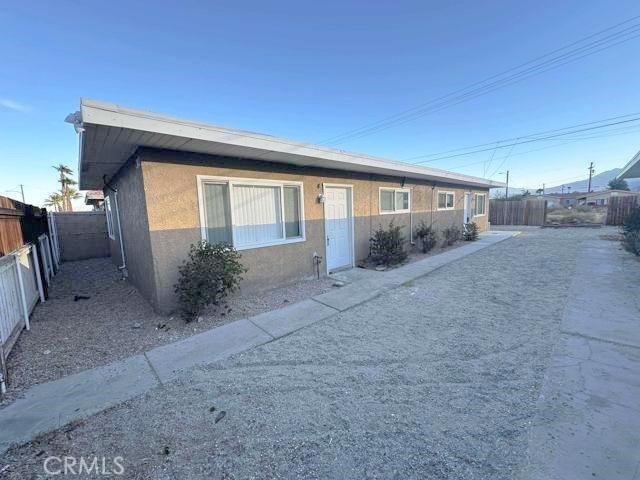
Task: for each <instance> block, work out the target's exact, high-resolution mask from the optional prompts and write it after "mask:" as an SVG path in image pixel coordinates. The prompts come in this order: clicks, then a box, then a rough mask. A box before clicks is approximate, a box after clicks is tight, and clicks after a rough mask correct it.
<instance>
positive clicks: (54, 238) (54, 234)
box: [47, 212, 60, 269]
mask: <svg viewBox="0 0 640 480" xmlns="http://www.w3.org/2000/svg"><path fill="white" fill-rule="evenodd" d="M47 215H48V222H47V224H48V225H49V241H50V242H51V245H52V247H53V248H52V251H53V256H54V257H55V264H56V269H58V268H59V266H60V244H59V243H58V226H57V225H56V219H55V214H54V213H53V212H49V213H48V214H47Z"/></svg>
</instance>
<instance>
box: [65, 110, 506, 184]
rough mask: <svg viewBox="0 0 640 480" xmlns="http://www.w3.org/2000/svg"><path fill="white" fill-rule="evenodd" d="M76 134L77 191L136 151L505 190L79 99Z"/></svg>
mask: <svg viewBox="0 0 640 480" xmlns="http://www.w3.org/2000/svg"><path fill="white" fill-rule="evenodd" d="M67 121H68V122H70V123H74V124H75V126H76V130H77V131H79V132H80V157H79V165H78V172H79V187H80V189H81V190H94V189H102V187H103V185H104V182H103V176H106V178H107V179H111V178H112V177H113V176H114V175H115V173H116V172H117V171H118V170H119V169H120V167H121V166H122V165H123V164H124V163H125V162H126V161H127V160H128V159H129V158H130V157H131V155H133V154H134V153H135V151H136V150H137V149H138V148H139V147H150V148H159V149H168V150H177V151H185V152H194V153H202V154H209V155H219V156H225V157H232V158H233V157H237V158H245V159H255V160H261V161H267V162H276V163H285V164H291V165H298V166H309V167H318V168H330V169H335V170H346V171H352V172H360V173H373V174H379V175H388V176H394V177H406V178H407V179H416V180H426V181H434V182H440V183H453V184H460V185H465V186H469V187H480V188H497V187H504V186H505V184H504V183H503V182H496V181H493V180H488V179H484V178H480V177H474V176H470V175H463V174H459V173H454V172H449V171H447V170H441V169H437V168H428V167H422V166H419V165H414V164H410V163H403V162H396V161H391V160H386V159H383V158H378V157H373V156H370V155H364V154H358V153H350V152H344V151H341V150H336V149H331V148H327V147H322V146H318V145H312V144H308V143H302V142H296V141H292V140H287V139H283V138H277V137H273V136H270V135H264V134H259V133H254V132H247V131H243V130H235V129H229V128H224V127H219V126H216V125H211V124H206V123H198V122H193V121H189V120H182V119H179V118H174V117H169V116H165V115H158V114H154V113H149V112H145V111H142V110H135V109H131V108H125V107H121V106H118V105H113V104H108V103H104V102H100V101H96V100H88V99H82V100H81V102H80V111H79V112H76V113H75V114H71V115H69V116H68V117H67Z"/></svg>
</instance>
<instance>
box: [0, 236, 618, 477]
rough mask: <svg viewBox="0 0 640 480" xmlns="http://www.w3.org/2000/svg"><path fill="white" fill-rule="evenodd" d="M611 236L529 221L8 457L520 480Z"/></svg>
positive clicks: (137, 472)
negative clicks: (569, 320)
mask: <svg viewBox="0 0 640 480" xmlns="http://www.w3.org/2000/svg"><path fill="white" fill-rule="evenodd" d="M606 233H608V231H607V229H598V230H594V229H528V230H526V231H525V232H523V233H522V234H520V235H519V236H516V237H514V238H512V239H510V240H507V241H505V242H501V243H499V244H497V245H494V246H492V247H489V248H486V249H484V250H482V251H480V252H477V253H475V254H473V255H470V256H469V257H467V258H465V259H463V260H460V261H457V262H454V263H451V264H449V265H446V266H444V267H442V268H440V269H438V270H436V271H434V272H433V273H431V274H429V275H427V276H425V277H423V278H421V279H418V280H416V281H415V282H410V284H407V285H405V286H402V287H399V288H397V289H394V290H391V291H389V292H387V293H385V294H383V295H381V296H380V297H378V298H376V299H374V300H371V301H369V302H365V303H363V304H361V305H359V306H357V307H354V308H352V309H349V310H347V311H345V312H342V313H340V314H339V315H337V316H335V317H332V318H330V319H328V320H326V321H323V322H318V323H316V324H314V325H312V326H311V327H309V328H305V329H303V330H300V331H298V332H296V333H294V334H292V335H288V336H286V337H283V338H282V339H279V340H277V341H273V342H270V343H267V344H265V345H263V346H261V347H258V348H255V349H253V350H250V351H247V352H244V353H242V354H238V355H235V356H234V357H231V358H229V359H226V360H224V361H220V362H217V363H215V364H212V365H210V366H207V367H204V368H200V369H195V370H194V371H192V372H191V373H187V374H185V376H184V377H183V378H180V379H178V380H177V381H175V382H170V383H168V384H166V385H164V386H163V387H162V388H158V389H156V390H153V391H151V392H149V393H148V394H147V395H144V396H143V397H140V398H137V399H134V400H131V401H129V402H127V403H125V404H123V405H121V406H119V407H116V408H113V409H111V410H109V411H105V412H102V413H100V414H98V415H96V416H94V417H91V418H89V419H87V420H85V421H81V422H78V423H76V424H74V425H71V426H68V427H66V428H64V429H61V430H59V431H56V432H53V433H50V434H47V435H43V436H41V437H40V438H38V439H36V440H34V441H33V442H30V443H28V444H26V445H23V446H20V447H16V448H14V449H12V450H11V451H9V452H8V453H7V454H6V455H5V456H4V458H1V459H0V462H2V463H0V466H1V465H2V464H6V465H9V467H8V474H9V478H12V479H13V478H15V479H18V478H25V477H27V476H29V475H30V474H34V473H37V472H42V457H46V456H48V455H76V456H79V455H85V456H90V455H97V456H106V457H108V458H113V457H114V456H118V455H120V456H123V457H124V459H125V460H124V463H125V469H126V472H127V478H132V479H151V478H153V479H154V480H155V479H179V478H203V479H205V478H207V479H209V478H265V479H267V478H268V479H272V478H340V479H342V478H403V479H404V478H421V479H422V478H423V479H434V480H435V479H452V480H453V479H455V480H461V479H478V480H486V479H492V480H500V479H504V480H513V479H514V478H518V475H517V474H518V468H519V465H520V462H521V460H522V458H523V456H524V455H525V451H526V448H527V438H528V431H529V429H530V427H531V425H532V422H533V420H534V418H535V415H536V401H537V399H538V396H539V392H540V389H541V385H542V382H543V378H544V373H545V369H546V368H547V366H548V364H549V362H550V357H551V352H552V349H553V346H554V344H555V343H556V341H557V339H558V336H559V332H560V322H561V318H562V315H563V311H564V308H565V305H566V304H567V299H568V295H569V292H570V290H569V286H570V284H571V282H572V280H573V278H574V271H575V267H576V260H577V258H578V256H579V255H581V252H582V248H581V244H582V242H583V241H584V240H585V239H590V238H597V237H598V236H599V235H601V234H606ZM607 244H608V245H612V246H611V248H619V247H616V246H614V245H613V243H609V242H607ZM223 412H224V413H223Z"/></svg>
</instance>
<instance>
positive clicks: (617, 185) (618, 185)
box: [609, 178, 629, 191]
mask: <svg viewBox="0 0 640 480" xmlns="http://www.w3.org/2000/svg"><path fill="white" fill-rule="evenodd" d="M609 190H627V191H628V190H629V184H627V181H626V180H624V179H622V178H612V179H611V180H609Z"/></svg>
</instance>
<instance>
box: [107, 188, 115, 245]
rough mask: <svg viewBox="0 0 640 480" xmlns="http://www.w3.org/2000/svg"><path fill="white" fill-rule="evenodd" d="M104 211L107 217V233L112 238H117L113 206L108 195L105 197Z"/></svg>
mask: <svg viewBox="0 0 640 480" xmlns="http://www.w3.org/2000/svg"><path fill="white" fill-rule="evenodd" d="M104 211H105V217H106V219H107V235H109V238H110V239H111V240H115V239H116V232H115V230H114V228H113V207H112V206H111V197H109V195H107V196H106V197H105V199H104Z"/></svg>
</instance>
